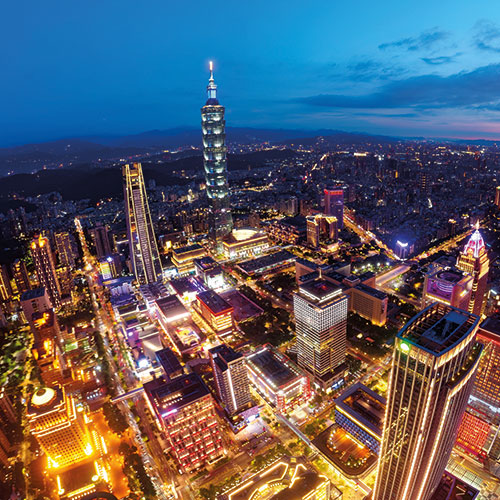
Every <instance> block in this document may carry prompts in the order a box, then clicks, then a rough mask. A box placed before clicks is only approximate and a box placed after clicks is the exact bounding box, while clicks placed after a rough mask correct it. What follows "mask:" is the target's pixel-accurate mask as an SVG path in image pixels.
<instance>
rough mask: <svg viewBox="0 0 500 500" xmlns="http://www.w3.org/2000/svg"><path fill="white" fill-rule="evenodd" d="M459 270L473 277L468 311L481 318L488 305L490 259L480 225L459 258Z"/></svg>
mask: <svg viewBox="0 0 500 500" xmlns="http://www.w3.org/2000/svg"><path fill="white" fill-rule="evenodd" d="M457 268H458V269H460V270H461V271H464V272H466V273H468V274H470V275H471V276H472V278H473V282H472V292H471V297H470V302H469V308H468V310H469V312H471V313H473V314H476V315H478V316H481V314H482V313H483V310H484V306H485V304H486V293H487V288H488V271H489V269H490V259H489V258H488V252H487V250H486V245H485V244H484V240H483V237H482V236H481V233H480V232H479V225H476V230H475V231H474V232H473V233H472V236H471V237H470V238H469V241H467V244H466V245H465V247H464V249H463V251H462V252H461V253H460V255H459V256H458V259H457Z"/></svg>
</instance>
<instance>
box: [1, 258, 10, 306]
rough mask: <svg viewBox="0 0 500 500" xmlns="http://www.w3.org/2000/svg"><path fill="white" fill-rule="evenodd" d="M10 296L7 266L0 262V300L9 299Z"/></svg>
mask: <svg viewBox="0 0 500 500" xmlns="http://www.w3.org/2000/svg"><path fill="white" fill-rule="evenodd" d="M11 296H12V288H11V286H10V280H9V273H8V272H7V266H6V265H4V264H0V301H2V300H9V299H10V297H11Z"/></svg>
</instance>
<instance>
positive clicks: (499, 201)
mask: <svg viewBox="0 0 500 500" xmlns="http://www.w3.org/2000/svg"><path fill="white" fill-rule="evenodd" d="M495 205H496V206H497V208H500V186H497V188H496V189H495Z"/></svg>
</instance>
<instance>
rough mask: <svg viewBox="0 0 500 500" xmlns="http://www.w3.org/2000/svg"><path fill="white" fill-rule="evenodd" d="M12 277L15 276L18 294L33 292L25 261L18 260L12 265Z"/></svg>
mask: <svg viewBox="0 0 500 500" xmlns="http://www.w3.org/2000/svg"><path fill="white" fill-rule="evenodd" d="M12 275H13V276H14V281H15V282H16V287H17V292H18V293H19V294H22V293H24V292H27V291H28V290H31V283H30V278H29V275H28V270H27V269H26V263H25V262H24V260H20V259H16V260H15V261H14V262H13V263H12Z"/></svg>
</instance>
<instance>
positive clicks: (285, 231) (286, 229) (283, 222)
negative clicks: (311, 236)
mask: <svg viewBox="0 0 500 500" xmlns="http://www.w3.org/2000/svg"><path fill="white" fill-rule="evenodd" d="M265 230H266V231H267V234H268V235H269V237H270V238H271V239H273V240H276V241H278V242H280V243H285V244H290V245H297V244H298V243H300V242H301V241H303V240H305V239H306V238H307V219H306V218H305V217H304V216H302V215H296V216H295V217H283V219H277V220H274V221H272V222H270V223H269V224H268V225H267V226H266V227H265Z"/></svg>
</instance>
